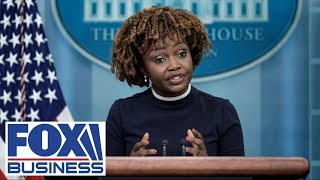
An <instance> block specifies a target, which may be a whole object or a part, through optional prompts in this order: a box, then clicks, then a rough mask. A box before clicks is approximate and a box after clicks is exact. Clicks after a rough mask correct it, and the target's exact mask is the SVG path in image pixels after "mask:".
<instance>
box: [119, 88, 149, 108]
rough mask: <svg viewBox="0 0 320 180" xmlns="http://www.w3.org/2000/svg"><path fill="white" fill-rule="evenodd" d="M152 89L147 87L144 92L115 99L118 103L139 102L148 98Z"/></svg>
mask: <svg viewBox="0 0 320 180" xmlns="http://www.w3.org/2000/svg"><path fill="white" fill-rule="evenodd" d="M150 94H151V90H150V88H148V89H146V90H145V91H143V92H140V93H136V94H134V95H132V96H128V97H125V98H119V99H117V100H116V101H115V103H117V104H127V103H137V102H139V101H140V100H143V99H146V98H147V97H148V96H150Z"/></svg>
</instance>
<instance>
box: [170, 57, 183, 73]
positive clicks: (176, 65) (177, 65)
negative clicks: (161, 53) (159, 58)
mask: <svg viewBox="0 0 320 180" xmlns="http://www.w3.org/2000/svg"><path fill="white" fill-rule="evenodd" d="M180 68H181V65H180V63H179V62H178V60H177V59H175V58H170V60H169V67H168V69H169V71H175V70H178V69H180Z"/></svg>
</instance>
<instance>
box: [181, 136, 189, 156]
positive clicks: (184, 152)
mask: <svg viewBox="0 0 320 180" xmlns="http://www.w3.org/2000/svg"><path fill="white" fill-rule="evenodd" d="M180 145H181V148H182V156H186V146H187V140H185V139H181V141H180Z"/></svg>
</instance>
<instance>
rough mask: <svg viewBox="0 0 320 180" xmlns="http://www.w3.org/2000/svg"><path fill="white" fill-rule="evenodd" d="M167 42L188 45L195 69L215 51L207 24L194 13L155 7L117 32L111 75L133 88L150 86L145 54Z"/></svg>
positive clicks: (128, 22)
mask: <svg viewBox="0 0 320 180" xmlns="http://www.w3.org/2000/svg"><path fill="white" fill-rule="evenodd" d="M166 38H170V39H173V40H177V41H180V42H184V43H187V45H188V46H189V49H190V52H191V57H192V61H193V67H194V68H195V67H196V66H197V65H199V63H200V61H201V59H202V56H203V54H204V53H205V52H210V51H211V48H212V44H211V43H210V40H209V38H208V34H207V32H206V29H205V26H204V24H203V23H202V22H201V21H200V20H199V19H198V18H197V17H196V16H194V15H193V14H192V13H191V12H189V11H187V10H182V9H173V8H170V7H168V6H165V7H157V6H152V7H150V8H147V9H143V10H142V11H141V12H138V13H137V14H135V15H133V16H131V17H129V18H128V19H127V20H126V21H124V23H123V25H122V27H121V28H120V29H119V31H118V32H117V34H116V36H115V39H114V43H113V46H112V63H111V71H112V72H113V73H115V75H116V76H117V78H118V79H119V80H120V81H124V80H126V81H127V83H128V84H129V86H131V85H137V86H140V87H143V86H149V82H148V81H147V82H145V81H144V79H145V78H144V73H143V67H144V65H143V59H142V54H143V53H145V52H146V51H147V50H148V49H149V48H150V47H152V46H154V45H155V44H156V43H157V42H158V41H162V42H164V41H165V39H166Z"/></svg>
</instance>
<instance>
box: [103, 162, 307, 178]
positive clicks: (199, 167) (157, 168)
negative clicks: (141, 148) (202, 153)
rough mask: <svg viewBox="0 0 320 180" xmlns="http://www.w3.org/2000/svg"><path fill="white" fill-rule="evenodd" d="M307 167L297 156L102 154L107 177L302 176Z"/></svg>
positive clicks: (305, 173)
mask: <svg viewBox="0 0 320 180" xmlns="http://www.w3.org/2000/svg"><path fill="white" fill-rule="evenodd" d="M309 171H310V166H309V163H308V161H307V160H305V159H304V158H300V157H170V156H167V157H114V156H113V157H110V156H107V157H106V179H108V177H110V178H111V177H124V179H130V177H139V178H140V179H141V178H142V177H159V178H160V177H162V179H166V178H167V179H168V178H169V177H184V178H182V179H188V178H187V177H193V179H195V177H199V178H200V177H202V178H203V177H231V178H233V179H236V178H240V179H241V178H244V177H248V178H250V179H305V178H306V177H307V175H308V173H309ZM164 177H166V178H164ZM118 179H119V178H118Z"/></svg>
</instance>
